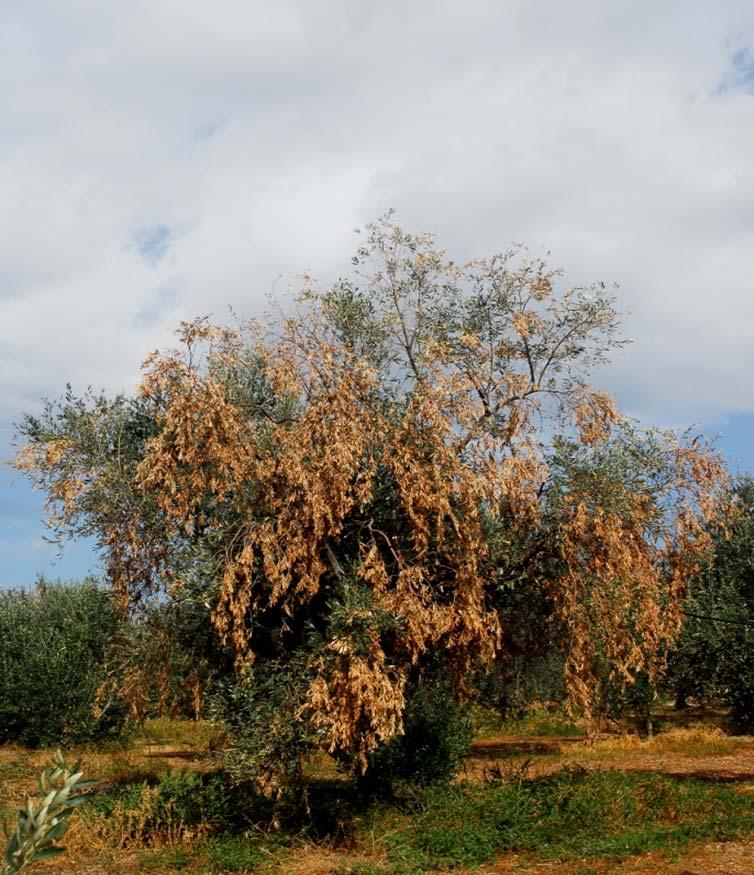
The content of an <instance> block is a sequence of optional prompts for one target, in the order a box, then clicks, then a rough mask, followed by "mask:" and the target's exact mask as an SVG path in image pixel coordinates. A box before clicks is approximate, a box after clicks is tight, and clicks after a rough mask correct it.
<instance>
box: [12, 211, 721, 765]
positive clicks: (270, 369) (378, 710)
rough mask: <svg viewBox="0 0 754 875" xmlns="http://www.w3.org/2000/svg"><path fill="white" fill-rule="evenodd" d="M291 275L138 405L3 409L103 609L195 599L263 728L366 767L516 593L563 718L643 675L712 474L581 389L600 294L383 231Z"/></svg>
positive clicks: (494, 631)
mask: <svg viewBox="0 0 754 875" xmlns="http://www.w3.org/2000/svg"><path fill="white" fill-rule="evenodd" d="M303 283H304V287H303V290H302V292H301V293H300V295H299V296H298V298H297V301H296V306H295V307H294V308H292V309H291V311H290V312H288V313H285V314H280V315H278V316H276V317H274V318H270V319H267V320H264V321H249V322H240V323H237V324H235V325H233V326H231V327H228V326H218V325H214V324H212V323H211V322H210V321H209V320H208V319H199V320H196V321H194V322H190V323H185V324H183V325H182V326H181V329H180V331H179V332H178V338H179V343H178V346H177V347H176V348H175V349H171V350H167V351H156V352H154V353H152V354H151V355H150V356H149V357H148V358H147V360H146V362H145V364H144V374H143V379H142V383H141V386H140V388H139V391H138V394H136V395H135V396H134V397H125V396H120V397H116V398H114V399H109V398H107V397H106V396H104V395H95V394H92V393H89V394H87V395H85V396H83V397H77V396H75V395H74V394H73V393H72V392H70V391H69V392H68V393H67V394H66V396H64V397H63V398H62V399H60V400H59V401H56V402H52V403H50V404H48V405H47V407H46V409H45V411H44V413H43V414H42V415H41V416H39V417H27V418H26V419H25V420H24V421H23V423H22V424H21V426H20V434H21V435H22V438H23V440H24V442H25V445H24V447H23V448H22V449H21V451H20V453H19V455H18V457H17V460H16V465H17V466H18V467H19V468H21V469H23V470H24V471H26V472H27V473H28V474H29V475H30V476H31V477H32V478H33V479H34V480H35V481H36V483H37V484H38V485H39V486H41V487H42V488H43V489H45V490H46V492H47V495H48V499H49V502H48V508H49V519H50V524H51V526H52V527H53V529H54V530H55V531H56V532H57V534H58V535H59V536H60V537H68V536H71V535H74V536H76V535H80V534H94V535H95V536H96V537H97V539H98V543H99V546H100V548H101V550H102V554H103V562H104V567H105V570H106V574H107V577H108V579H109V581H110V583H111V585H112V587H113V589H114V590H115V592H116V593H117V594H118V596H119V597H120V599H121V602H122V604H123V605H128V606H132V607H134V606H137V605H139V604H140V603H142V602H143V600H144V599H147V598H149V597H150V596H154V595H155V594H157V593H167V594H168V595H169V596H170V597H173V598H180V597H188V596H189V595H190V596H191V597H192V598H196V599H199V600H200V601H201V602H202V603H205V604H206V605H207V610H208V611H209V612H210V614H211V621H212V623H213V625H214V628H215V630H216V632H217V634H218V636H219V637H220V639H221V640H222V641H223V642H224V643H225V644H226V645H227V646H228V647H230V648H231V649H232V651H233V653H234V658H235V663H236V668H237V671H238V672H239V673H241V674H245V675H246V676H248V677H257V678H258V680H259V682H258V684H257V689H262V688H263V687H264V683H266V681H263V680H262V679H263V678H267V679H269V678H271V677H274V678H276V679H277V680H276V682H275V683H276V697H277V698H275V701H276V702H277V705H276V709H275V713H274V714H271V715H270V719H269V721H268V722H267V723H266V724H265V725H266V731H267V732H268V733H269V734H274V732H275V731H276V726H277V731H279V732H280V734H281V736H282V735H285V737H286V738H288V739H289V740H290V734H291V732H292V730H291V726H292V725H294V724H295V726H296V727H297V728H296V730H295V732H296V733H298V734H297V736H296V738H297V741H296V743H297V744H298V745H299V746H300V747H302V748H304V747H306V746H307V745H309V746H311V745H322V746H324V747H326V748H327V749H329V750H330V751H331V752H333V753H335V754H337V755H340V756H343V757H345V758H350V761H352V762H354V763H355V764H357V765H358V766H359V767H361V768H364V767H365V766H366V764H367V758H368V755H369V753H370V751H372V750H374V749H375V748H377V747H378V746H380V745H382V744H383V743H385V742H387V741H388V740H389V739H391V738H392V737H393V736H395V735H396V734H399V733H401V731H402V727H403V715H404V710H405V706H406V695H407V690H408V689H409V688H410V687H411V686H412V685H416V684H417V683H421V678H422V677H423V675H424V673H426V672H428V671H430V670H433V668H434V667H436V666H437V665H438V664H441V665H442V670H443V672H444V673H445V674H446V676H450V677H452V678H453V679H454V685H455V689H456V690H457V692H458V694H459V695H462V694H463V692H464V687H465V685H466V684H467V682H468V678H469V677H470V675H471V673H472V671H473V670H474V669H475V668H477V667H478V666H479V665H480V664H484V663H489V662H490V661H492V660H494V659H495V658H497V657H499V656H500V654H501V653H503V654H504V653H505V649H506V646H507V643H508V642H509V641H510V640H511V637H512V636H515V632H516V630H511V629H507V628H506V625H505V623H506V617H507V616H508V615H507V614H506V612H505V611H504V610H501V609H500V604H501V594H503V595H504V594H505V593H506V592H509V591H511V590H512V589H515V590H516V591H518V592H520V591H524V592H526V591H527V590H531V591H532V592H534V591H535V590H536V591H537V592H538V593H539V594H540V595H541V597H542V599H544V601H545V603H546V605H547V611H546V617H545V620H546V622H547V624H548V635H551V636H552V638H553V640H555V641H556V642H557V643H558V646H559V647H560V648H561V649H562V651H563V654H564V665H565V681H566V688H567V691H568V693H569V696H570V698H571V701H572V702H574V703H575V704H576V705H577V706H579V707H580V708H582V709H585V710H586V711H587V712H589V710H590V708H591V705H592V702H593V700H594V695H595V691H596V689H597V687H598V686H599V684H600V682H601V679H602V678H604V677H605V665H607V666H608V675H609V676H610V678H611V679H624V680H628V679H630V678H631V676H632V673H635V672H636V671H638V670H647V671H650V672H651V671H653V666H654V660H655V658H656V654H657V653H658V651H659V649H660V647H661V645H662V644H664V643H667V642H668V641H670V640H672V638H673V636H674V635H675V634H676V632H677V630H678V627H679V622H680V618H681V610H680V609H681V604H682V599H683V597H684V594H685V585H686V580H687V578H688V577H689V575H690V574H692V573H693V572H694V571H695V570H696V569H697V567H698V566H699V563H700V562H702V560H703V558H704V556H705V555H706V553H707V551H708V549H709V547H710V535H709V528H708V526H707V522H708V521H709V520H710V519H711V518H713V517H714V516H716V515H719V513H720V511H721V506H722V503H723V502H724V482H725V471H724V467H723V465H722V463H721V461H720V459H719V458H718V457H717V455H716V454H715V453H714V452H713V450H712V449H711V448H710V447H709V446H708V445H706V444H704V443H703V442H701V441H699V440H697V439H690V438H683V437H678V436H676V435H674V434H672V433H669V432H662V431H659V430H650V431H643V430H641V429H639V428H638V427H637V426H636V425H635V424H633V423H631V422H630V421H628V420H627V419H626V418H625V417H624V416H623V415H621V413H620V412H619V411H618V410H617V408H616V405H615V403H614V402H613V400H612V398H611V397H610V396H609V395H607V394H606V393H604V392H601V391H598V390H596V389H595V388H593V387H592V385H591V383H590V379H591V374H592V372H593V370H594V369H595V367H597V366H599V365H600V364H601V363H603V362H604V361H606V359H607V358H608V356H609V354H610V352H611V351H612V350H614V349H616V348H617V347H619V346H620V345H621V344H622V343H624V341H623V340H622V339H621V337H620V335H619V315H618V313H617V311H616V309H615V304H614V300H613V298H612V297H611V295H610V294H609V293H608V291H607V290H606V289H605V287H604V286H603V285H601V284H597V285H595V286H592V287H589V288H564V287H563V284H562V277H561V275H560V272H559V271H556V270H552V269H551V268H549V267H548V265H547V264H546V262H545V261H544V260H542V259H538V258H531V257H529V256H528V254H527V253H526V252H525V251H524V250H513V251H511V252H508V253H505V254H502V255H494V256H492V257H490V258H483V259H475V260H473V261H470V262H468V263H467V264H463V265H460V264H456V263H454V262H453V261H451V260H449V259H448V258H447V256H446V254H445V252H444V251H443V250H442V249H439V248H438V247H437V245H436V242H435V240H434V238H433V237H431V236H428V235H413V234H409V233H406V232H405V231H403V230H401V229H400V228H399V227H397V226H396V225H395V224H394V223H393V221H392V218H391V217H390V216H388V217H386V218H385V219H383V220H381V221H380V222H378V223H376V224H375V225H373V226H370V227H369V228H368V229H367V232H366V235H365V238H364V241H363V245H362V246H361V247H360V248H359V250H358V251H357V253H356V255H355V257H354V259H353V271H352V275H351V276H350V277H349V278H347V279H342V280H340V281H338V282H337V283H335V284H334V285H332V286H330V287H327V288H324V289H321V288H319V287H318V286H317V285H316V284H315V283H314V282H313V281H312V280H311V279H310V278H304V280H303ZM504 601H505V600H504V598H503V602H504ZM519 616H520V615H519ZM251 695H253V693H251ZM273 698H274V697H273ZM266 750H267V753H268V757H267V765H266V766H265V768H267V769H268V775H274V774H275V773H276V770H277V771H279V770H280V764H279V757H278V758H277V759H278V762H277V763H276V762H275V760H276V754H275V750H276V749H275V746H274V744H273V745H272V746H270V747H269V748H266Z"/></svg>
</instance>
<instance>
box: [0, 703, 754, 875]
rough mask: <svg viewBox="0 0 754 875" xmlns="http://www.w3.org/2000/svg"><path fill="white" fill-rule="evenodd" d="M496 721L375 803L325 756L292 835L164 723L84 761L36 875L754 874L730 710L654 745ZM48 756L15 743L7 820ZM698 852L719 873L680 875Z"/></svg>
mask: <svg viewBox="0 0 754 875" xmlns="http://www.w3.org/2000/svg"><path fill="white" fill-rule="evenodd" d="M663 717H664V719H663ZM481 718H482V719H480V720H479V721H478V722H479V733H478V736H477V740H476V742H475V744H474V747H473V750H472V753H471V755H470V757H469V758H468V760H467V763H466V765H465V767H464V769H463V771H462V773H461V774H460V775H459V777H458V779H457V780H456V782H455V783H454V784H453V785H452V786H450V787H446V788H443V789H421V790H417V789H412V790H409V789H406V790H404V791H402V792H400V793H398V794H397V796H396V798H395V799H394V800H393V801H391V802H390V804H387V803H385V802H381V803H374V802H373V803H369V802H368V801H365V800H363V799H360V798H358V797H357V796H356V795H355V793H354V791H353V789H352V788H351V787H350V785H349V784H348V783H347V782H345V781H344V779H343V778H342V777H341V776H339V775H338V774H337V772H336V771H335V770H334V768H333V767H332V764H330V763H329V762H328V761H327V760H326V759H325V758H322V759H320V760H318V761H317V762H315V763H312V775H313V779H312V781H311V784H310V786H309V789H308V793H307V796H306V798H305V799H303V800H300V801H299V802H297V803H296V804H295V805H294V804H289V805H287V806H283V807H282V808H281V809H280V810H279V812H278V813H277V815H276V820H277V823H272V822H271V821H270V816H269V806H267V805H266V804H265V803H264V802H263V801H261V800H259V799H257V798H255V797H254V796H253V794H251V793H250V792H249V790H248V789H247V788H244V787H238V786H234V785H232V783H231V782H229V781H228V779H227V777H226V776H225V775H224V773H223V772H222V767H221V763H220V759H219V757H218V756H217V754H216V752H214V751H215V748H216V747H217V745H218V743H219V740H218V738H217V737H216V733H215V731H214V730H213V728H212V727H211V726H209V725H207V724H201V723H200V724H191V723H184V722H178V721H169V720H159V721H151V722H149V723H148V724H147V725H146V726H145V727H143V729H142V730H140V731H139V732H137V733H135V734H134V735H133V736H132V737H131V738H130V739H129V741H128V742H124V743H120V744H112V745H110V746H109V747H106V748H103V747H98V748H87V749H82V750H79V751H76V752H75V753H76V755H77V756H81V757H82V758H83V760H84V765H85V768H86V770H87V776H88V777H92V778H96V779H98V780H99V781H101V784H100V787H99V789H98V791H97V793H96V795H95V796H94V797H93V799H92V801H91V802H90V803H87V804H86V805H85V806H83V807H82V808H81V809H80V813H79V815H78V817H77V819H76V820H75V821H74V825H73V826H72V828H71V830H70V832H69V834H68V836H67V838H66V842H65V844H66V846H67V848H68V853H67V854H66V856H65V857H64V858H61V859H59V860H55V861H54V863H51V864H50V867H49V868H48V869H47V870H46V869H45V865H44V864H40V866H39V871H40V872H44V871H56V872H71V873H74V872H77V873H89V875H95V873H105V872H107V873H110V872H112V871H113V870H114V869H117V870H118V872H119V873H123V875H128V873H135V872H152V873H172V872H186V873H208V875H209V873H221V872H239V873H243V872H263V873H292V875H295V873H300V875H305V873H306V875H309V873H311V875H326V873H330V875H414V873H417V875H418V873H423V872H433V873H440V872H459V871H460V872H463V871H479V872H490V873H492V872H513V871H530V872H539V871H543V872H544V871H549V872H553V871H563V872H573V873H583V875H586V873H597V872H599V873H602V872H610V871H616V872H617V871H621V872H623V871H627V872H628V871H631V872H643V871H647V872H650V871H652V872H658V871H659V872H663V871H668V872H670V871H679V872H681V871H686V872H689V871H704V872H707V873H709V872H714V871H720V872H736V871H739V870H738V869H736V868H735V865H738V863H735V864H733V863H730V864H725V863H724V859H727V858H726V856H725V855H726V854H731V853H733V852H734V851H735V853H737V854H738V855H739V856H741V855H743V857H742V859H744V862H743V863H742V864H741V865H744V866H747V865H748V866H749V868H748V869H746V868H742V869H740V871H742V872H745V871H754V850H751V856H747V854H748V850H747V846H746V844H745V843H746V842H747V841H748V839H749V837H751V838H752V839H754V757H753V756H752V755H753V754H754V738H750V737H745V736H729V735H726V734H725V733H724V731H723V730H722V729H721V728H720V719H719V715H714V714H712V715H709V714H707V715H704V720H703V721H701V720H700V717H699V715H694V714H691V715H690V716H689V715H685V716H683V717H681V716H680V715H672V714H670V713H668V714H666V715H660V720H659V725H660V729H661V731H660V732H659V733H658V734H657V735H655V737H654V738H652V739H642V738H639V737H638V736H637V735H635V734H631V733H625V732H624V733H622V732H620V731H616V732H615V733H614V734H611V735H607V736H604V737H601V738H599V739H597V740H588V739H587V738H586V737H585V734H584V732H583V729H582V728H581V727H579V726H578V725H574V724H572V723H569V722H568V721H567V720H566V719H565V718H564V717H563V716H562V715H557V714H550V713H547V712H545V711H542V712H540V713H535V714H533V715H531V716H529V717H527V718H525V719H523V720H520V721H516V722H508V723H500V722H496V721H494V720H493V719H492V718H489V717H487V716H486V715H481ZM49 756H50V752H49V751H33V752H32V751H27V750H24V749H21V748H17V747H13V746H6V747H3V748H0V808H2V809H3V811H2V814H4V815H6V816H12V814H13V812H14V810H15V808H16V807H17V806H18V804H19V803H20V802H21V801H22V800H23V798H24V795H25V794H27V793H33V792H34V790H35V779H36V775H37V774H38V772H39V770H40V768H41V766H43V765H44V764H45V762H46V761H47V760H48V759H49ZM712 843H728V844H712ZM742 843H743V844H742ZM716 849H717V850H716ZM699 854H707V855H710V854H712V855H713V856H712V857H711V858H710V860H711V862H710V861H707V862H705V863H704V866H703V868H702V869H699V870H694V869H689V868H686V869H683V866H684V865H686V863H685V862H684V861H685V860H688V859H692V858H694V855H696V856H697V857H698V856H699ZM715 855H717V856H715ZM715 860H719V861H723V862H722V863H721V865H722V866H723V868H719V869H717V870H716V869H715V868H714V867H715ZM747 860H748V862H747ZM555 861H558V862H557V864H556V863H555ZM553 865H555V868H554V869H553ZM725 865H727V866H728V868H724V866H725ZM642 866H645V868H644V869H642V868H641V867H642ZM678 866H680V867H681V868H677V867H678ZM479 867H482V868H479ZM626 867H629V868H626Z"/></svg>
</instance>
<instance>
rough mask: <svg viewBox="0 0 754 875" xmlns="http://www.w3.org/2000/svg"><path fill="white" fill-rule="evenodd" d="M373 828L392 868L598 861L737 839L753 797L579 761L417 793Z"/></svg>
mask: <svg viewBox="0 0 754 875" xmlns="http://www.w3.org/2000/svg"><path fill="white" fill-rule="evenodd" d="M364 829H365V830H366V831H368V832H369V833H370V834H371V835H373V836H376V837H377V845H378V846H379V847H380V848H381V849H382V850H383V851H384V852H385V855H386V857H387V861H388V866H387V867H384V871H385V872H391V873H392V870H391V869H390V868H389V867H390V866H393V867H397V868H395V869H394V871H396V872H406V873H413V872H417V873H418V872H423V871H429V870H432V869H443V868H452V867H457V866H475V865H479V864H480V863H483V862H485V861H487V860H489V859H491V858H492V857H493V856H495V855H496V854H498V853H502V852H505V851H518V852H527V853H528V854H530V855H532V856H533V857H536V858H541V859H563V860H567V859H574V858H586V859H590V858H597V857H623V856H628V855H632V854H638V853H642V852H644V851H649V850H672V849H674V848H679V847H682V846H684V845H687V844H688V843H689V842H691V841H703V840H718V841H719V840H729V839H734V838H737V837H739V836H741V835H742V834H744V833H745V832H748V831H750V830H752V829H754V802H753V801H752V800H751V798H750V797H749V796H748V795H747V794H742V793H739V792H737V791H736V790H735V789H731V788H729V787H721V786H715V785H710V784H708V783H705V782H701V781H695V780H692V779H686V780H676V779H673V778H669V777H667V776H663V775H648V774H637V773H626V772H617V771H593V772H587V771H586V770H583V769H579V768H571V769H566V770H564V771H562V772H560V773H558V774H556V775H551V776H548V777H546V778H541V779H537V780H533V781H526V782H517V783H503V782H495V783H489V784H486V785H469V784H458V785H455V786H452V787H449V788H445V789H441V790H439V789H438V790H427V791H424V792H421V793H419V792H417V793H415V794H413V795H412V796H411V797H410V798H406V799H404V800H403V801H402V803H401V806H400V808H397V809H396V808H393V809H389V808H386V807H384V808H381V809H378V810H375V811H374V812H372V814H371V820H370V822H369V823H368V824H364ZM377 871H381V870H379V869H378V870H377Z"/></svg>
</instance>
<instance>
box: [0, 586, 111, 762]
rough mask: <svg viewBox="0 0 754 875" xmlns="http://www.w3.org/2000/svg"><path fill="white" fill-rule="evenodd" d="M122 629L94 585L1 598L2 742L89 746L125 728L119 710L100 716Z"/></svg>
mask: <svg viewBox="0 0 754 875" xmlns="http://www.w3.org/2000/svg"><path fill="white" fill-rule="evenodd" d="M117 629H118V615H117V610H116V606H115V604H114V602H113V599H112V597H111V596H110V595H109V594H108V593H107V592H106V591H104V590H103V589H101V588H100V587H99V586H98V585H97V583H96V582H95V581H94V580H90V579H87V580H84V581H83V582H81V583H68V584H66V583H61V582H57V583H51V582H49V581H47V580H45V579H44V578H40V579H39V580H38V581H37V583H36V586H35V587H34V588H33V589H30V590H21V589H14V590H5V591H2V592H0V743H2V742H6V741H17V742H20V743H22V744H25V745H28V746H31V747H42V746H55V745H57V744H60V743H62V742H65V743H66V744H69V743H73V742H81V741H88V740H93V739H97V738H102V737H103V736H105V735H108V734H111V733H113V732H114V731H116V730H117V729H118V727H119V726H121V725H122V722H123V710H122V709H121V708H119V706H118V705H117V704H115V703H114V704H113V705H111V707H109V708H107V709H105V711H104V713H100V714H96V713H95V707H94V706H95V698H96V694H97V690H98V688H99V687H100V685H101V684H102V682H103V680H104V679H105V673H106V661H107V659H108V656H109V652H110V645H111V641H112V639H113V636H114V635H115V633H116V631H117Z"/></svg>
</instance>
